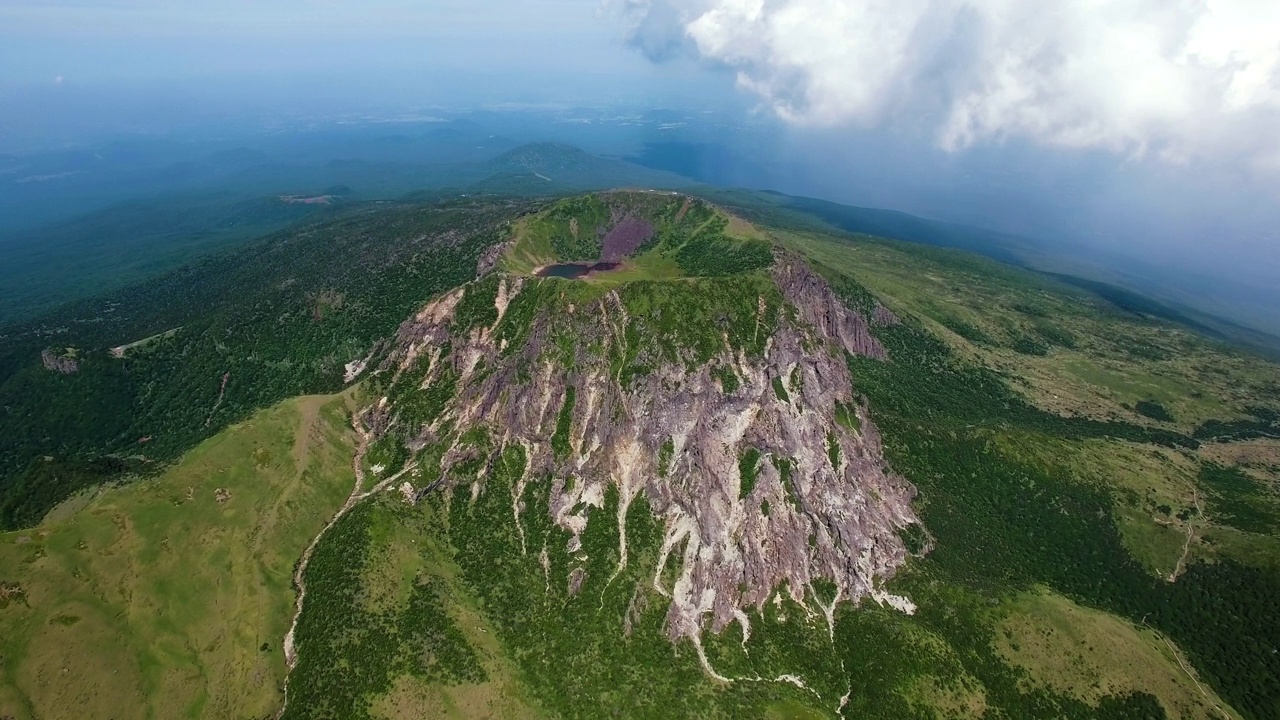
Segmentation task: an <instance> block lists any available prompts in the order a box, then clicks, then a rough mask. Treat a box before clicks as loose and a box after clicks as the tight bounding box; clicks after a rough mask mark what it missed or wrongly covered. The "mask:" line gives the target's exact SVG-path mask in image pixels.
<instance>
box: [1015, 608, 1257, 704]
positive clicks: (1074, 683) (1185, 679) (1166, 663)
mask: <svg viewBox="0 0 1280 720" xmlns="http://www.w3.org/2000/svg"><path fill="white" fill-rule="evenodd" d="M1005 612H1006V615H1005V617H1003V618H1002V619H1001V620H1000V621H999V625H998V630H999V631H998V633H997V635H996V640H995V646H996V648H997V651H998V652H999V653H1000V654H1001V656H1003V657H1004V658H1005V659H1006V660H1008V661H1009V662H1010V663H1012V664H1014V665H1017V666H1019V667H1021V668H1023V669H1025V670H1026V672H1027V678H1026V680H1025V682H1027V683H1028V684H1033V685H1043V686H1047V687H1051V688H1053V689H1054V690H1056V691H1058V692H1062V693H1066V694H1069V695H1073V696H1075V697H1078V698H1079V699H1081V700H1084V701H1085V702H1088V703H1090V704H1097V703H1098V702H1099V701H1100V700H1102V698H1103V697H1105V696H1106V695H1109V694H1111V695H1114V694H1125V693H1129V692H1139V691H1146V692H1150V693H1152V694H1154V695H1155V696H1156V697H1158V698H1160V699H1161V701H1162V703H1163V705H1164V707H1165V709H1166V711H1167V712H1168V714H1169V716H1170V717H1178V718H1206V719H1207V718H1223V717H1232V718H1234V717H1238V716H1237V715H1236V713H1234V712H1231V711H1229V710H1228V708H1227V706H1226V704H1225V703H1224V702H1223V701H1222V699H1221V698H1219V697H1218V696H1217V694H1216V693H1214V692H1213V690H1212V689H1210V688H1207V687H1205V686H1204V685H1203V684H1201V683H1200V682H1199V681H1198V680H1196V679H1193V678H1192V677H1191V676H1190V675H1189V674H1188V671H1187V670H1186V669H1184V668H1186V667H1189V665H1188V663H1187V660H1186V658H1185V657H1183V656H1182V654H1181V653H1180V652H1179V651H1178V650H1177V648H1176V647H1174V646H1173V645H1172V644H1170V643H1169V642H1168V641H1167V640H1166V639H1165V638H1164V637H1163V636H1161V635H1160V634H1159V633H1157V632H1155V631H1153V630H1151V629H1149V628H1141V627H1135V626H1134V625H1133V624H1131V623H1128V622H1125V621H1123V620H1121V619H1119V618H1117V617H1116V616H1114V615H1111V614H1110V613H1105V612H1099V611H1097V610H1092V609H1090V608H1086V607H1081V606H1079V605H1077V604H1075V603H1073V602H1071V601H1070V600H1068V599H1066V598H1064V597H1062V596H1060V595H1055V594H1052V593H1047V592H1035V591H1032V592H1028V593H1024V594H1023V595H1020V596H1018V597H1017V598H1016V599H1015V600H1012V601H1010V602H1009V603H1008V604H1007V606H1006V607H1005Z"/></svg>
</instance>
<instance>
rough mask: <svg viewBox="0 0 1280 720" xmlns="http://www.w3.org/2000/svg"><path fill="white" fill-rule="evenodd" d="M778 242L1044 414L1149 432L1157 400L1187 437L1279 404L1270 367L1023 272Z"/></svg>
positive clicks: (796, 235) (948, 259)
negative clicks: (942, 342) (919, 325)
mask: <svg viewBox="0 0 1280 720" xmlns="http://www.w3.org/2000/svg"><path fill="white" fill-rule="evenodd" d="M779 237H780V238H781V239H782V241H783V242H784V243H785V244H787V245H790V246H792V247H795V248H797V249H800V250H802V251H803V252H805V253H806V254H808V255H809V256H811V257H814V258H816V259H817V260H818V261H820V262H822V263H823V264H825V265H827V266H829V267H831V268H832V269H834V270H837V271H839V272H842V273H846V274H848V275H849V276H851V277H853V278H854V279H856V280H857V281H859V282H860V283H862V284H863V285H865V286H866V287H867V288H868V289H870V290H871V291H872V292H874V293H876V294H878V295H881V296H883V297H884V298H885V299H886V301H887V302H889V303H890V304H891V305H892V306H893V308H894V309H895V310H899V311H903V312H906V313H909V314H912V315H915V316H918V317H920V318H922V319H923V320H924V322H925V323H926V325H927V326H928V328H929V329H930V330H931V331H933V332H935V333H937V334H939V335H940V336H942V337H943V338H945V339H946V340H948V342H949V343H950V344H952V345H953V346H954V347H956V348H957V349H958V350H959V351H960V352H962V353H964V354H966V355H969V356H970V357H972V358H973V359H975V360H977V361H979V362H981V363H982V364H985V365H988V366H990V367H993V368H995V369H997V370H999V371H1001V372H1004V373H1006V374H1007V375H1008V376H1010V377H1011V378H1013V379H1015V382H1017V383H1018V385H1019V389H1020V390H1022V391H1023V392H1024V394H1025V395H1026V396H1027V397H1028V398H1029V399H1031V400H1032V401H1033V402H1034V403H1036V404H1037V405H1039V406H1041V407H1044V408H1046V409H1049V410H1053V411H1057V412H1062V413H1067V414H1084V415H1088V416H1091V417H1099V418H1118V419H1123V420H1126V421H1130V422H1139V423H1146V424H1153V423H1155V422H1156V421H1154V420H1152V419H1151V418H1148V417H1145V416H1143V415H1141V414H1139V413H1138V412H1136V411H1135V409H1134V408H1135V406H1136V405H1137V403H1138V402H1140V401H1143V400H1151V401H1156V402H1158V403H1160V404H1161V405H1163V406H1164V407H1166V408H1167V409H1168V410H1169V412H1170V413H1171V414H1172V416H1173V418H1174V420H1173V422H1172V423H1170V426H1171V427H1176V428H1178V429H1180V430H1182V431H1189V430H1191V429H1193V428H1194V427H1196V426H1197V425H1198V424H1199V423H1201V422H1203V421H1205V420H1209V419H1212V418H1219V419H1229V418H1234V417H1240V416H1243V408H1244V407H1245V406H1247V405H1249V404H1251V403H1257V402H1260V401H1262V400H1264V399H1265V398H1267V397H1269V396H1274V395H1275V390H1276V382H1277V379H1276V377H1277V376H1276V366H1275V365H1274V364H1273V363H1270V362H1267V361H1265V360H1263V359H1261V358H1258V357H1256V356H1253V355H1249V354H1245V353H1240V352H1237V351H1234V350H1231V349H1230V348H1227V347H1225V346H1223V345H1221V344H1219V343H1216V342H1213V341H1209V340H1206V339H1204V338H1203V337H1201V336H1198V335H1195V334H1194V333H1192V332H1190V331H1187V330H1182V329H1179V328H1176V327H1173V326H1171V325H1170V324H1168V323H1161V322H1157V321H1153V320H1151V319H1148V318H1144V317H1141V316H1137V315H1134V314H1131V313H1124V312H1120V311H1118V310H1117V309H1115V308H1113V307H1111V306H1109V305H1107V304H1105V303H1103V302H1102V301H1101V300H1100V299H1098V298H1097V297H1095V296H1093V295H1090V294H1088V293H1086V292H1083V291H1080V290H1077V289H1074V288H1071V287H1069V286H1067V285H1063V284H1060V283H1057V282H1055V281H1052V280H1048V279H1046V278H1044V277H1042V276H1038V275H1035V274H1033V273H1030V272H1027V271H1023V270H1019V269H1016V268H1012V267H1009V266H1007V265H1000V264H998V263H995V262H994V261H990V260H985V259H982V258H978V257H976V256H972V255H967V254H964V253H959V252H956V251H949V250H939V249H936V248H927V247H923V246H911V245H906V244H903V243H892V242H886V241H878V240H871V239H865V240H860V241H847V240H840V239H835V238H832V237H828V236H821V235H816V234H811V233H801V232H786V233H779ZM1041 351H1043V352H1044V354H1043V355H1041V354H1038V353H1039V352H1041ZM1272 402H1273V404H1274V403H1277V402H1280V401H1278V400H1274V399H1273V401H1272Z"/></svg>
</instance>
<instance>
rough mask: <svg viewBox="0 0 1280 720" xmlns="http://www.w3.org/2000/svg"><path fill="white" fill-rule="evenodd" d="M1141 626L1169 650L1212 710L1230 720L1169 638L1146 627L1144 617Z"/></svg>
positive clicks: (1229, 715)
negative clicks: (1162, 642)
mask: <svg viewBox="0 0 1280 720" xmlns="http://www.w3.org/2000/svg"><path fill="white" fill-rule="evenodd" d="M1142 625H1143V627H1145V628H1147V629H1148V630H1150V631H1151V632H1153V633H1155V634H1156V637H1158V638H1160V639H1161V640H1162V641H1164V644H1165V645H1166V646H1168V648H1169V652H1170V653H1172V654H1173V659H1174V660H1177V661H1178V667H1180V668H1182V672H1184V673H1186V674H1187V677H1189V678H1191V682H1193V683H1195V686H1196V689H1197V690H1199V691H1200V694H1201V695H1203V696H1204V699H1205V700H1206V701H1208V703H1209V704H1210V705H1212V706H1213V709H1214V710H1217V711H1218V712H1220V713H1222V717H1224V718H1226V719H1227V720H1232V716H1231V713H1229V712H1227V711H1226V710H1225V709H1223V707H1222V706H1221V705H1219V704H1218V703H1216V702H1214V701H1213V696H1212V695H1210V694H1209V691H1207V690H1205V689H1204V685H1201V684H1200V679H1199V678H1197V677H1196V675H1195V673H1193V672H1191V668H1189V667H1187V664H1186V662H1184V661H1183V659H1182V653H1180V652H1178V648H1177V647H1176V646H1175V645H1174V644H1173V643H1172V642H1170V641H1169V638H1167V637H1165V636H1164V633H1162V632H1160V631H1159V630H1156V629H1155V628H1153V627H1151V626H1150V625H1148V624H1147V619H1146V618H1145V617H1144V618H1142Z"/></svg>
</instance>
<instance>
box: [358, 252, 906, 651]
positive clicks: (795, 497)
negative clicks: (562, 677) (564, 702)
mask: <svg viewBox="0 0 1280 720" xmlns="http://www.w3.org/2000/svg"><path fill="white" fill-rule="evenodd" d="M768 272H769V273H770V277H771V278H772V280H773V282H774V284H776V287H777V290H778V291H780V296H781V299H782V302H783V305H782V307H781V308H780V309H779V310H778V311H777V312H776V317H775V322H774V323H773V327H772V332H771V335H770V336H769V337H768V339H767V340H765V341H764V342H763V343H762V344H761V345H760V347H762V351H760V352H756V353H752V352H748V351H746V350H744V349H742V348H738V349H736V350H735V349H734V348H733V347H732V345H731V343H729V342H728V340H727V337H726V339H725V343H724V348H723V349H722V350H721V351H720V352H719V353H718V354H716V355H715V356H714V357H713V358H712V360H711V361H710V362H701V363H698V362H693V361H691V360H689V357H684V359H683V360H682V361H670V360H668V361H666V362H654V363H652V367H650V368H649V371H648V372H646V373H643V374H633V375H629V376H624V374H623V373H622V372H620V371H619V370H618V365H617V363H613V362H611V361H610V359H611V358H615V357H618V356H624V355H627V353H628V352H630V353H631V355H632V356H635V355H636V353H637V348H636V344H637V343H639V344H644V343H645V342H646V334H645V333H646V323H645V321H644V320H643V319H641V318H637V317H635V316H634V314H633V313H631V312H629V311H628V308H627V304H626V303H625V302H624V300H623V297H622V296H621V295H620V292H619V291H618V290H616V289H615V290H612V291H609V292H602V293H599V294H598V296H597V297H595V298H594V299H592V300H590V301H589V302H586V303H581V304H575V303H564V302H560V303H558V304H556V303H550V302H549V303H546V304H545V305H544V306H541V307H538V308H537V311H536V312H535V313H533V315H532V317H531V318H530V319H529V320H528V321H527V322H528V327H527V332H524V333H510V332H504V331H502V328H503V327H504V319H505V320H507V321H510V320H511V319H510V318H507V317H506V315H507V314H508V312H510V309H511V308H512V307H513V304H514V303H515V302H516V301H517V299H518V298H520V296H521V294H522V293H530V292H533V291H534V290H539V291H540V293H539V296H540V297H544V296H545V297H551V298H555V297H556V292H555V288H557V287H564V285H559V286H557V285H550V286H548V285H543V284H544V283H567V282H571V281H561V280H544V279H532V278H522V277H515V276H502V277H499V278H498V281H497V291H496V294H494V295H493V296H492V297H493V305H494V311H496V316H497V320H496V321H494V322H492V323H487V322H486V323H482V324H479V325H477V326H475V327H472V328H470V329H468V330H465V331H460V330H459V329H458V328H459V323H458V321H457V316H458V313H459V308H460V306H462V305H465V304H466V303H464V302H463V301H464V298H465V296H466V293H467V292H469V291H470V290H469V289H468V288H460V289H458V290H455V291H454V292H452V293H449V294H447V295H445V296H442V297H440V298H437V299H436V300H434V301H433V302H431V303H430V304H429V305H427V306H426V307H424V308H423V309H422V310H421V311H420V312H419V313H418V314H417V315H416V316H414V317H413V318H411V319H410V320H408V321H407V322H405V323H404V324H403V325H402V327H401V328H400V330H399V334H398V338H397V341H396V345H395V349H394V350H393V351H392V352H391V354H390V355H389V357H388V358H387V359H386V360H385V361H384V363H383V364H382V366H381V372H382V373H383V374H384V375H387V374H389V375H400V376H402V377H408V376H410V375H412V376H413V377H415V378H416V377H417V375H414V374H413V373H415V372H421V370H420V369H421V368H423V367H425V368H426V370H425V373H424V374H423V375H422V380H421V382H420V383H417V381H416V379H415V383H417V385H416V389H414V390H412V391H411V392H416V393H430V392H432V391H433V388H437V389H438V388H440V387H442V386H445V385H447V384H453V385H454V387H455V388H456V390H454V392H453V397H452V399H451V400H449V401H448V402H447V403H446V404H445V405H444V408H443V411H442V412H440V413H439V414H438V415H437V416H435V417H434V418H433V419H431V420H430V421H428V422H425V423H423V424H422V425H421V426H420V427H412V428H404V427H401V431H402V432H404V433H405V435H406V436H407V437H408V438H409V445H410V447H411V448H413V449H415V450H418V449H421V448H423V447H426V446H428V445H436V446H439V445H440V444H444V446H445V447H447V448H448V449H447V450H446V451H445V452H444V453H443V458H442V460H441V470H442V475H441V481H442V483H443V484H444V485H445V486H446V487H450V488H452V490H453V491H454V492H470V493H473V494H474V493H479V492H482V491H483V487H482V484H483V482H484V481H483V479H481V480H475V481H473V480H471V479H469V478H468V479H465V480H464V479H459V478H454V477H452V476H451V474H450V469H451V468H453V467H455V466H457V465H458V464H459V463H462V462H464V461H469V462H470V463H471V464H472V465H473V466H474V461H475V460H476V459H477V458H476V452H477V451H476V450H475V449H474V447H472V446H469V445H467V444H465V443H462V442H460V441H459V438H461V437H462V436H463V435H465V434H466V432H467V430H468V429H471V428H476V427H484V428H486V429H487V430H488V433H489V436H490V438H491V439H492V449H491V450H489V451H488V452H492V453H493V457H490V458H486V460H487V461H488V462H492V461H493V459H494V457H496V456H497V453H499V452H501V449H502V448H504V447H508V446H511V445H519V446H521V447H523V448H524V450H525V455H526V457H527V460H528V462H527V466H526V469H525V472H524V476H523V477H522V478H521V479H520V480H519V483H518V486H517V487H516V488H515V489H514V492H513V495H514V497H515V498H516V500H515V502H514V506H513V507H512V508H511V515H512V522H513V523H519V522H520V518H521V517H522V515H523V514H524V513H529V512H546V513H550V514H551V516H552V518H553V519H554V521H555V523H556V524H558V525H559V526H560V527H562V528H563V529H565V530H566V531H567V533H568V538H569V539H568V541H567V545H566V546H565V547H562V548H539V547H526V548H525V551H526V552H528V553H530V554H533V555H536V554H538V553H540V552H543V553H545V552H563V553H567V554H569V555H570V556H571V557H576V558H579V559H580V558H581V554H582V546H581V536H582V533H583V531H584V530H585V528H586V527H587V525H588V524H589V523H591V522H593V521H594V520H595V518H596V517H597V516H598V515H597V514H598V513H600V512H602V511H603V508H605V506H606V503H605V496H606V490H607V489H608V488H609V487H612V488H614V489H615V490H616V492H617V496H618V498H619V502H618V508H617V522H618V523H619V526H620V528H619V530H620V532H619V547H618V553H619V557H620V558H621V560H620V565H625V564H626V563H628V562H629V560H631V558H629V557H628V546H627V534H626V517H627V512H628V508H629V506H630V505H631V503H632V502H633V501H634V500H635V499H636V498H637V497H639V496H640V495H641V494H643V495H644V496H645V497H646V498H647V500H648V503H649V507H650V508H651V510H652V512H653V513H654V514H655V516H657V517H658V518H659V519H660V521H661V524H662V526H663V527H664V528H665V535H664V539H663V543H662V547H661V557H660V558H659V561H658V563H657V571H656V572H655V574H654V576H653V578H652V587H653V589H654V590H655V591H656V592H657V593H659V594H660V595H662V596H663V597H665V598H667V599H669V601H670V606H669V610H668V612H667V620H666V628H667V633H668V635H669V637H670V638H671V639H672V640H673V641H678V640H681V639H689V640H691V641H693V643H694V644H695V645H696V646H697V647H698V648H699V649H700V648H701V644H700V637H701V635H702V633H704V632H706V631H708V630H710V631H711V632H720V631H721V630H723V629H724V628H725V627H726V626H727V625H729V624H730V623H733V622H739V623H741V625H742V629H743V632H744V635H746V636H748V637H749V635H750V621H749V616H748V614H747V612H746V610H747V609H749V608H752V607H755V608H760V607H762V606H763V605H764V604H765V603H767V602H771V601H773V600H775V599H778V598H777V597H775V596H778V594H779V593H786V594H788V595H789V596H790V597H791V598H792V599H793V600H795V601H796V602H798V603H801V604H802V605H805V606H806V607H812V603H814V602H815V601H816V602H817V604H818V605H820V606H822V607H821V608H820V609H821V611H822V612H823V613H824V614H825V615H826V617H827V619H828V623H830V622H831V618H832V615H833V613H834V609H835V606H836V604H837V603H840V602H855V603H856V602H858V601H860V600H861V599H862V598H864V597H867V596H870V597H871V598H873V599H875V600H876V601H879V602H889V603H892V604H893V605H894V606H896V607H899V608H900V609H903V610H905V611H911V610H912V609H913V608H912V606H911V605H910V602H909V601H907V600H906V599H905V598H897V597H893V596H889V595H887V594H885V593H884V592H883V591H881V590H880V589H879V583H880V581H882V580H883V579H884V578H886V577H888V576H890V575H892V574H893V572H894V571H895V569H896V568H898V567H899V566H901V565H902V564H903V562H904V561H905V558H906V550H905V547H904V545H903V542H902V540H901V539H900V537H899V534H898V531H899V530H900V529H902V528H904V527H906V526H908V525H910V524H912V523H914V522H916V516H915V515H914V513H913V511H912V509H911V500H912V498H913V496H914V488H912V487H911V485H910V484H908V483H907V482H906V481H905V480H903V479H901V478H899V477H896V476H894V475H892V474H891V473H889V472H887V471H886V468H885V464H884V461H883V457H882V452H881V443H880V437H879V434H878V433H877V431H876V428H875V426H874V424H873V423H872V422H871V421H870V419H869V418H868V417H867V413H866V409H865V407H863V406H862V405H861V404H860V403H859V400H858V399H857V397H856V396H855V394H854V389H855V388H854V382H853V379H852V378H851V377H850V373H849V370H848V366H847V363H846V362H845V359H844V354H845V353H856V354H862V355H866V356H870V357H873V358H879V359H882V360H887V356H886V353H885V350H884V348H883V347H881V345H880V344H879V342H877V341H876V339H875V338H874V337H873V336H872V335H871V333H870V332H869V323H868V320H867V318H864V317H862V316H861V315H860V314H858V313H856V312H853V311H851V310H849V309H848V308H847V307H845V306H844V305H843V304H842V303H841V302H840V301H839V300H838V299H837V298H836V296H835V294H834V293H833V292H832V291H831V289H830V288H829V287H828V286H827V284H826V283H825V282H824V281H823V279H822V278H821V277H820V276H818V275H817V274H815V273H814V272H812V271H811V270H810V269H809V268H808V266H806V265H805V264H804V263H803V262H801V261H800V260H798V259H797V258H794V257H790V256H785V255H781V254H780V255H779V256H778V257H777V259H776V261H775V263H774V265H773V267H772V268H770V270H769V271H768ZM491 282H492V281H491ZM472 287H474V286H472ZM548 289H550V292H547V291H548ZM765 306H766V298H765V297H764V296H763V295H762V296H761V297H760V301H759V306H758V308H757V310H756V312H757V313H758V316H757V318H756V324H757V329H758V331H759V328H760V327H762V326H764V325H765V323H764V317H763V316H764V315H765V313H766V307H765ZM565 327H570V328H571V329H572V333H573V342H572V344H571V345H569V346H566V345H565V343H564V342H563V335H558V334H557V333H558V332H560V331H563V329H564V328H565ZM768 331H769V330H768V329H767V328H766V330H765V332H768ZM708 332H716V330H715V329H714V328H708ZM645 351H646V350H645V348H641V349H640V350H639V352H640V353H641V356H642V357H643V353H644V352H645ZM686 355H688V354H687V353H686ZM365 418H366V419H365V422H366V424H367V426H368V429H369V430H370V432H372V433H374V434H375V435H377V434H380V433H384V432H386V431H387V429H388V428H390V427H394V426H395V425H396V424H397V423H403V422H404V420H403V418H402V417H401V414H400V413H399V412H398V409H397V406H396V403H395V402H394V401H393V402H388V401H385V400H384V401H383V402H381V403H380V404H378V405H377V406H376V407H375V408H374V409H373V410H372V411H371V412H369V413H368V414H367V415H366V416H365ZM566 420H567V423H566ZM392 471H394V468H390V469H387V470H386V472H387V473H388V474H389V473H390V472H392ZM537 482H548V483H550V501H549V503H548V504H547V505H546V506H535V505H533V504H532V503H529V502H528V501H527V497H528V493H527V492H526V491H527V490H528V488H529V487H530V485H531V484H532V483H537ZM468 485H470V487H468ZM664 568H665V569H666V570H667V571H666V572H665V573H664ZM672 568H674V569H675V572H674V581H671V580H670V578H671V577H672V576H673V575H672V571H671V569H672ZM619 569H620V568H619ZM571 581H572V578H571ZM820 581H825V583H824V582H820ZM578 582H579V583H581V575H580V573H579V574H578ZM815 583H816V584H817V585H818V586H819V587H821V588H822V592H815V590H814V588H815ZM832 587H834V596H832V592H831V590H830V588H832ZM820 597H821V598H822V599H821V600H818V598H820ZM704 661H705V659H704ZM708 671H710V672H714V671H711V670H710V668H709V667H708Z"/></svg>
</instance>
